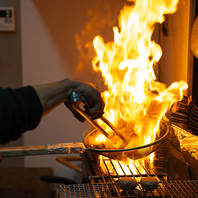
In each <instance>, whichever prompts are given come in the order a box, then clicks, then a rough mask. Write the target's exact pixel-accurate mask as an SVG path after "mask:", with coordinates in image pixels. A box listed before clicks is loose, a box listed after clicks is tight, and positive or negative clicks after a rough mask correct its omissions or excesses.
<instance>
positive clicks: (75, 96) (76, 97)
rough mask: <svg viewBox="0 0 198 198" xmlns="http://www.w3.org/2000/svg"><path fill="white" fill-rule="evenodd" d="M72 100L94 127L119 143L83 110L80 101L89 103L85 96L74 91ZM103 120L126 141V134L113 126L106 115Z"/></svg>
mask: <svg viewBox="0 0 198 198" xmlns="http://www.w3.org/2000/svg"><path fill="white" fill-rule="evenodd" d="M70 101H71V102H72V106H73V108H74V109H75V110H76V111H77V112H78V113H80V114H81V115H82V116H83V117H84V118H85V119H86V120H87V121H88V122H89V123H90V124H91V125H92V126H93V127H94V128H96V129H97V130H98V131H99V132H101V133H102V134H103V135H104V136H106V137H107V138H108V139H109V140H110V141H111V142H112V143H113V144H116V143H117V141H115V139H114V138H113V137H112V136H110V135H109V134H108V133H107V132H106V131H104V130H103V129H102V128H101V127H100V126H99V125H98V124H97V123H96V122H95V121H94V120H92V119H91V117H90V116H88V115H86V114H85V113H84V112H83V110H82V109H81V108H80V107H79V105H78V102H79V101H80V102H83V103H85V104H87V103H88V102H87V100H86V98H85V97H84V96H81V95H80V94H79V93H78V92H72V94H71V96H70ZM101 120H103V122H105V123H106V124H107V125H108V126H109V127H110V128H111V129H112V130H113V132H114V133H115V134H116V135H117V136H119V137H120V138H121V139H122V140H123V141H124V142H126V141H125V138H124V136H123V135H122V134H121V133H120V132H119V131H118V130H117V129H116V128H115V127H114V126H113V124H112V123H111V122H109V121H108V120H107V119H106V118H105V117H104V116H102V117H101Z"/></svg>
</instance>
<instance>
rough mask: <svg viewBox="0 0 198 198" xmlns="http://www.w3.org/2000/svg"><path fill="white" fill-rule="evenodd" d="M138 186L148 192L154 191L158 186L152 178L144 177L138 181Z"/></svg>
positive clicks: (156, 181)
mask: <svg viewBox="0 0 198 198" xmlns="http://www.w3.org/2000/svg"><path fill="white" fill-rule="evenodd" d="M140 184H141V186H142V188H143V189H145V190H148V191H152V190H155V189H156V188H157V187H158V185H159V183H158V180H157V179H156V178H154V177H144V178H142V179H141V180H140Z"/></svg>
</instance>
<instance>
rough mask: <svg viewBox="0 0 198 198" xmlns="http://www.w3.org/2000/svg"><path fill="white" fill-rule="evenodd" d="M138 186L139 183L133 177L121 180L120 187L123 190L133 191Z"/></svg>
mask: <svg viewBox="0 0 198 198" xmlns="http://www.w3.org/2000/svg"><path fill="white" fill-rule="evenodd" d="M137 185H138V182H137V181H136V180H135V179H134V178H131V177H122V178H121V179H120V180H119V187H120V188H121V189H123V190H133V189H134V188H135V187H136V186H137Z"/></svg>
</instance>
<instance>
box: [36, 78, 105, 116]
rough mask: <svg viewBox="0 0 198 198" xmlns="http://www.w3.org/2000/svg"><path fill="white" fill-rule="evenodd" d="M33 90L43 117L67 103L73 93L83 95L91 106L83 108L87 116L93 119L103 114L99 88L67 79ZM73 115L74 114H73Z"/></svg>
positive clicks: (39, 86)
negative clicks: (40, 105)
mask: <svg viewBox="0 0 198 198" xmlns="http://www.w3.org/2000/svg"><path fill="white" fill-rule="evenodd" d="M33 88H34V89H35V91H36V93H37V95H38V97H39V99H40V101H41V104H42V107H43V112H42V115H43V116H45V115H46V114H47V113H49V112H50V111H51V110H52V109H54V108H55V107H56V106H58V105H59V104H61V103H63V102H66V103H67V101H68V98H69V96H70V95H71V93H72V92H74V91H75V92H79V93H80V94H81V95H83V96H84V97H85V98H86V99H87V100H88V101H89V103H90V104H91V106H86V107H85V108H86V113H87V114H89V115H90V116H94V117H100V116H101V115H102V113H103V109H104V102H103V101H102V99H101V96H100V91H99V88H97V87H96V86H94V85H93V84H91V83H87V82H82V81H72V80H70V79H68V78H67V79H65V80H62V81H59V82H55V83H50V84H45V85H38V86H34V87H33ZM67 106H68V107H69V105H67ZM72 113H74V112H72ZM74 115H76V114H75V113H74ZM77 117H78V116H77ZM80 117H81V116H80Z"/></svg>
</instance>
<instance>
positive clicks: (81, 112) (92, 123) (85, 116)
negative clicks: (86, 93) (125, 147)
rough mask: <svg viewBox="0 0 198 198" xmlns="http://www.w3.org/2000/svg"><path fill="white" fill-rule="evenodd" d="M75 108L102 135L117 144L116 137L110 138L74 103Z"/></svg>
mask: <svg viewBox="0 0 198 198" xmlns="http://www.w3.org/2000/svg"><path fill="white" fill-rule="evenodd" d="M72 105H73V108H74V109H75V110H76V111H77V112H78V113H80V114H81V115H82V116H83V117H84V118H85V119H86V120H87V121H88V122H89V123H90V124H91V125H92V126H93V127H95V128H96V129H97V130H98V131H99V132H100V133H102V134H103V135H104V136H106V137H107V138H108V139H109V140H110V141H111V142H112V143H113V144H116V143H117V141H116V140H115V139H114V137H112V136H110V135H109V134H108V133H107V132H106V131H104V130H103V129H102V128H101V127H100V126H99V125H98V124H97V123H96V122H94V121H93V120H92V119H91V118H90V117H89V116H88V115H86V114H84V112H83V110H82V109H81V108H80V107H79V106H78V105H77V104H76V103H73V104H72Z"/></svg>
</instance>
